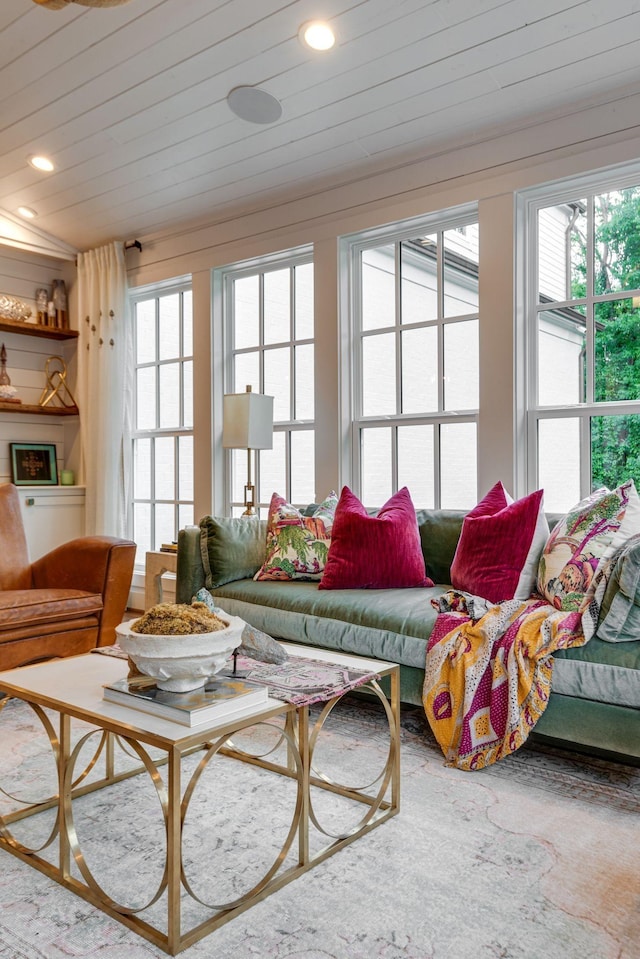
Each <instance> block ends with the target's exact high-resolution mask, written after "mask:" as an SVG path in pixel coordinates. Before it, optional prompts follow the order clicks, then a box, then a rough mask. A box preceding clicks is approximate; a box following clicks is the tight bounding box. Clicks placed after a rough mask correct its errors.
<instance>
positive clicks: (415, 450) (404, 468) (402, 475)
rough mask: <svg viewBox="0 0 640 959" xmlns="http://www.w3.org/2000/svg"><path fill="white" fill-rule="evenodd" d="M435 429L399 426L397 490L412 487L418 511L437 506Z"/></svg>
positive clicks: (430, 427) (411, 490)
mask: <svg viewBox="0 0 640 959" xmlns="http://www.w3.org/2000/svg"><path fill="white" fill-rule="evenodd" d="M433 456H434V450H433V426H400V427H398V488H399V489H402V487H403V486H408V487H409V492H410V493H411V499H412V500H413V505H414V506H415V507H416V509H433V508H434V506H435V490H434V464H433Z"/></svg>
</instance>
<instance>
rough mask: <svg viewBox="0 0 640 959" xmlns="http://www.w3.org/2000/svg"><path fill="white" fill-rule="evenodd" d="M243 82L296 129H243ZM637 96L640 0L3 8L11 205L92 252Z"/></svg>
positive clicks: (1, 196) (253, 0)
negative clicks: (40, 158) (237, 99)
mask: <svg viewBox="0 0 640 959" xmlns="http://www.w3.org/2000/svg"><path fill="white" fill-rule="evenodd" d="M319 16H322V17H323V18H325V19H328V20H330V22H331V23H332V25H333V27H334V29H335V31H336V34H337V38H338V40H337V44H336V46H335V47H334V49H333V50H332V51H330V52H329V53H326V54H320V53H313V52H312V51H309V50H305V49H304V48H303V46H302V44H301V43H300V42H299V40H298V36H297V34H298V28H299V26H300V25H301V24H302V23H303V22H304V21H306V20H309V19H314V18H317V17H319ZM241 84H247V85H256V86H260V87H261V88H262V89H264V90H266V91H268V92H269V93H270V94H272V95H273V96H275V97H277V98H278V99H279V100H280V101H281V103H282V107H283V115H282V117H281V119H280V120H278V121H277V122H276V123H273V124H271V125H268V126H259V125H256V124H252V123H249V122H247V121H244V120H241V119H239V118H238V117H236V116H235V115H234V114H232V113H231V111H230V109H229V107H228V104H227V102H226V97H227V94H228V93H229V91H230V90H231V89H232V88H233V87H236V86H238V85H241ZM634 85H639V86H640V0H396V2H393V3H390V2H389V0H289V2H287V0H130V2H129V3H127V4H125V5H123V6H118V7H114V8H111V9H106V8H103V9H96V8H87V7H83V6H80V5H78V4H76V3H72V4H70V5H69V6H68V7H66V8H65V9H63V10H60V11H51V10H46V9H43V8H42V7H40V6H38V5H36V4H34V3H33V2H32V0H2V2H1V3H0V128H1V135H0V144H1V147H0V208H2V209H4V210H6V211H8V212H10V213H13V212H14V211H15V210H16V209H17V207H18V206H20V205H26V206H29V207H32V208H33V209H34V210H36V211H37V214H38V217H37V219H36V220H35V221H33V222H34V225H37V227H38V228H40V229H42V230H44V231H46V232H47V233H49V234H51V235H52V236H55V237H57V238H59V239H61V240H63V241H64V242H66V243H68V244H71V245H72V246H74V247H75V248H77V249H88V248H90V247H92V246H96V245H99V244H100V243H103V242H105V241H107V240H110V239H114V238H122V239H127V238H132V237H135V236H144V235H149V234H167V233H170V232H171V231H172V230H173V229H176V228H178V227H179V226H180V225H181V224H184V223H187V222H190V221H192V220H198V221H200V222H202V220H203V218H205V217H210V218H211V219H215V218H216V217H219V216H221V215H225V216H230V215H233V212H234V210H239V209H243V210H246V209H248V208H255V209H259V208H260V207H261V206H264V205H266V204H267V203H271V202H273V201H274V199H275V198H278V197H282V196H284V195H288V196H295V195H306V194H309V193H313V192H314V191H315V190H317V189H319V188H320V186H323V185H326V184H327V183H329V182H331V183H339V182H342V181H348V180H349V179H352V178H353V177H354V176H357V175H358V172H359V171H361V172H366V171H368V170H370V169H374V168H375V169H384V168H385V167H392V166H394V165H395V164H397V163H398V162H401V161H403V160H406V159H409V158H411V157H417V156H428V155H429V154H430V153H433V152H435V151H436V150H440V149H443V148H444V147H445V146H446V145H447V143H451V142H456V141H457V142H459V141H460V138H461V137H468V138H469V139H473V138H476V137H478V136H481V135H483V131H486V130H488V129H496V128H500V127H502V126H503V125H506V127H508V125H509V124H511V125H517V124H520V123H522V122H523V121H524V120H526V118H527V117H529V116H533V115H535V114H538V113H540V112H542V111H547V110H549V109H551V108H562V107H566V106H568V105H569V104H571V103H573V102H578V101H583V100H585V99H588V98H592V97H594V96H603V95H608V94H610V93H612V92H613V91H615V90H617V89H619V88H630V87H633V86H634ZM34 153H45V154H47V155H48V156H50V157H51V158H52V159H53V160H54V162H55V164H56V171H55V172H54V173H53V174H42V173H38V172H36V171H35V170H33V169H32V168H31V167H29V166H28V165H27V163H26V158H27V157H28V156H29V155H31V154H34Z"/></svg>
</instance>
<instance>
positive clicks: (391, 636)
mask: <svg viewBox="0 0 640 959" xmlns="http://www.w3.org/2000/svg"><path fill="white" fill-rule="evenodd" d="M442 590H443V587H442V586H437V587H431V588H430V587H420V588H416V589H376V590H372V589H336V590H331V591H319V590H318V584H317V583H305V582H299V581H297V582H296V581H294V582H254V581H253V580H243V581H239V582H235V583H227V584H225V585H223V586H221V587H219V588H218V589H216V590H215V592H214V595H215V597H216V600H217V602H218V603H219V604H220V606H221V607H222V609H224V610H225V611H226V612H227V613H229V614H230V615H232V616H240V617H242V618H243V619H245V620H246V621H247V622H249V623H251V625H252V626H255V627H256V628H257V629H261V630H264V632H265V633H268V634H269V635H270V636H277V637H278V638H280V639H290V640H293V641H294V642H301V643H308V644H309V645H311V646H323V647H325V648H328V649H339V650H342V651H343V652H350V653H354V654H355V655H360V656H374V657H376V658H377V659H385V660H391V661H392V662H396V663H401V664H404V665H406V666H417V667H419V668H420V669H424V665H425V657H426V650H427V640H428V638H429V636H430V634H431V630H432V629H433V624H434V622H435V619H436V611H435V610H434V608H433V607H432V605H431V600H432V599H433V598H434V597H436V596H439V595H440V594H441V593H442Z"/></svg>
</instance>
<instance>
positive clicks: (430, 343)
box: [402, 326, 438, 413]
mask: <svg viewBox="0 0 640 959" xmlns="http://www.w3.org/2000/svg"><path fill="white" fill-rule="evenodd" d="M437 409H438V331H437V329H436V327H435V326H428V327H423V328H422V329H420V330H405V331H404V332H403V333H402V412H403V413H433V412H435V411H436V410H437Z"/></svg>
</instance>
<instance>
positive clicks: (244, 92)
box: [227, 87, 282, 123]
mask: <svg viewBox="0 0 640 959" xmlns="http://www.w3.org/2000/svg"><path fill="white" fill-rule="evenodd" d="M227 103H228V104H229V109H230V110H232V111H233V113H235V115H236V116H237V117H240V119H241V120H248V121H249V123H275V122H276V120H279V119H280V117H281V116H282V104H281V103H280V101H279V100H277V99H276V98H275V97H274V96H272V95H271V94H270V93H267V91H266V90H261V89H260V87H234V88H233V90H231V91H230V93H229V94H228V95H227Z"/></svg>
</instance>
